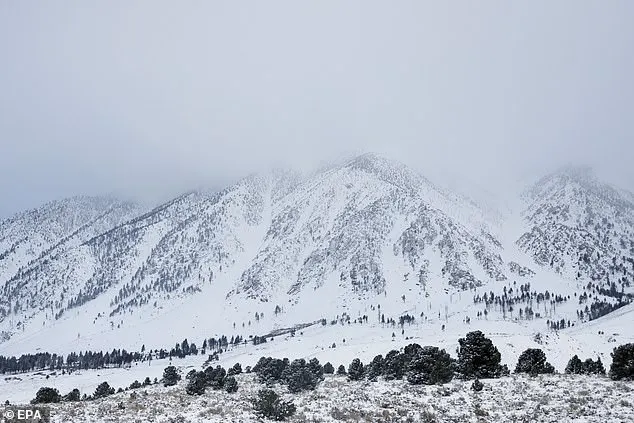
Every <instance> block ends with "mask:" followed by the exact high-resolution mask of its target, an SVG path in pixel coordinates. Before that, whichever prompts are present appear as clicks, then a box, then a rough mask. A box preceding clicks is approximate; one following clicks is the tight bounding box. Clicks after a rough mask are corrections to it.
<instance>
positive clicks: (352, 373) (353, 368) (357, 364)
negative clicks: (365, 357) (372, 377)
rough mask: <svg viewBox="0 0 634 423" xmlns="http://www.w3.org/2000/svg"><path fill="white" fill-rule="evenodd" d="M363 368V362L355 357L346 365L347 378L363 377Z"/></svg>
mask: <svg viewBox="0 0 634 423" xmlns="http://www.w3.org/2000/svg"><path fill="white" fill-rule="evenodd" d="M363 370H364V368H363V363H362V362H361V360H359V359H358V358H355V359H354V360H352V363H350V365H349V366H348V380H361V379H363Z"/></svg>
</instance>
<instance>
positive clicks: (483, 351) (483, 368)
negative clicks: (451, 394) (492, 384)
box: [457, 331, 506, 379]
mask: <svg viewBox="0 0 634 423" xmlns="http://www.w3.org/2000/svg"><path fill="white" fill-rule="evenodd" d="M458 343H459V344H460V347H459V348H458V369H457V370H458V373H459V374H460V376H461V377H462V378H463V379H474V378H478V379H487V378H497V377H500V376H501V375H502V374H504V373H505V372H506V371H505V369H504V367H503V366H501V365H500V361H501V359H502V356H501V355H500V352H499V351H498V349H497V348H496V347H495V345H493V342H491V340H490V339H489V338H487V337H485V336H484V334H483V333H482V332H480V331H474V332H469V333H467V336H466V337H465V338H460V339H459V340H458Z"/></svg>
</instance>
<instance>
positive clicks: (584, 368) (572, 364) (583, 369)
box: [565, 354, 605, 375]
mask: <svg viewBox="0 0 634 423" xmlns="http://www.w3.org/2000/svg"><path fill="white" fill-rule="evenodd" d="M565 372H566V373H567V374H574V375H605V367H603V363H602V362H601V358H597V361H594V360H593V359H591V358H588V359H586V360H585V361H581V359H580V358H579V356H577V355H576V354H575V355H574V356H573V357H572V358H571V359H570V360H569V361H568V364H567V365H566V370H565Z"/></svg>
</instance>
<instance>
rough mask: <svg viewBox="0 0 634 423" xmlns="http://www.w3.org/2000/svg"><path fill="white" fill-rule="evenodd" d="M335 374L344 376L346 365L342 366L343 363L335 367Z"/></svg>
mask: <svg viewBox="0 0 634 423" xmlns="http://www.w3.org/2000/svg"><path fill="white" fill-rule="evenodd" d="M337 374H338V375H339V376H345V375H346V374H347V373H346V366H344V365H343V364H340V365H339V367H337Z"/></svg>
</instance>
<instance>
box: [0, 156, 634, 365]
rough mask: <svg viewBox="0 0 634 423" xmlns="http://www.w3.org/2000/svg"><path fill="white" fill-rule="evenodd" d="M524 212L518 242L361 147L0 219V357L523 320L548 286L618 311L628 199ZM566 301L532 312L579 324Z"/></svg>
mask: <svg viewBox="0 0 634 423" xmlns="http://www.w3.org/2000/svg"><path fill="white" fill-rule="evenodd" d="M524 201H525V203H524V208H523V211H522V213H521V215H520V214H518V215H516V216H515V217H517V218H520V220H521V225H520V226H521V227H522V228H523V229H522V231H520V232H519V233H520V235H519V236H518V237H516V234H515V232H512V233H510V232H509V233H507V232H505V231H504V226H503V225H501V224H500V222H499V221H498V220H499V216H501V215H503V213H494V214H495V219H491V218H490V216H491V212H490V210H488V209H487V208H486V207H479V206H478V205H477V203H475V202H473V201H470V200H468V199H466V198H465V197H463V196H459V195H456V194H453V193H451V192H448V191H446V190H443V189H440V188H438V187H437V186H435V185H434V184H432V183H431V182H429V181H428V180H427V179H425V178H424V177H422V176H421V175H419V174H418V173H416V172H414V171H413V170H411V169H408V168H407V167H405V166H403V165H401V164H399V163H395V162H392V161H389V160H386V159H384V158H381V157H378V156H376V155H372V154H367V155H363V156H360V157H357V158H355V159H353V160H351V161H349V162H346V163H344V164H339V165H336V166H331V167H328V168H325V169H321V170H319V171H318V172H315V173H312V174H308V175H302V174H299V173H295V172H290V171H280V170H277V171H271V172H269V173H265V174H258V175H251V176H249V177H246V178H244V179H243V180H241V181H239V182H237V183H236V184H234V185H232V186H230V187H228V188H226V189H225V190H223V191H221V192H205V191H196V192H190V193H186V194H184V195H182V196H179V197H177V198H175V199H173V200H172V201H170V202H168V203H165V204H162V205H160V206H158V207H156V208H154V209H152V210H141V209H140V208H139V207H138V206H135V205H132V204H127V203H121V202H117V201H114V200H110V199H93V198H75V199H70V200H64V201H59V202H55V203H51V204H49V205H46V206H44V207H42V208H40V209H37V210H35V211H30V212H26V213H23V214H20V215H18V216H16V217H14V218H11V219H9V220H6V221H4V222H1V223H0V283H1V286H2V293H3V295H2V297H1V298H0V335H1V336H0V340H4V341H5V342H4V343H1V341H0V353H3V350H4V351H9V352H12V353H15V354H17V353H19V352H31V351H32V350H34V349H35V348H43V349H47V348H48V349H55V348H56V349H58V350H73V349H75V350H78V349H83V348H87V347H91V348H107V347H108V346H112V345H113V344H116V343H117V342H118V344H119V345H121V346H126V347H129V348H138V346H139V345H140V343H150V342H151V343H153V344H156V346H162V345H170V344H171V343H172V342H173V341H174V340H175V339H176V340H181V339H182V338H184V337H186V336H192V337H194V336H205V335H207V334H209V333H229V332H231V331H233V332H234V333H236V332H240V334H241V335H242V336H245V335H248V334H252V335H257V334H264V333H267V332H268V331H270V330H273V329H276V328H282V327H288V326H292V325H293V324H297V323H302V322H312V321H315V320H318V319H322V318H324V319H328V320H331V319H338V318H342V316H344V315H347V316H353V318H356V317H360V316H362V315H367V314H369V313H370V312H376V313H377V314H378V315H381V314H383V315H384V316H385V317H387V318H388V319H389V318H394V319H398V318H399V317H401V316H404V315H410V314H411V315H412V316H415V317H416V318H419V319H428V318H429V319H432V318H434V319H435V318H436V317H437V318H438V319H440V317H441V314H442V315H443V318H444V319H445V320H447V319H448V316H449V315H451V314H456V313H458V314H459V315H462V316H463V317H462V318H467V317H469V318H474V317H475V316H480V315H481V311H482V310H483V307H484V306H483V305H482V301H484V302H485V303H486V307H487V308H489V307H490V308H491V313H492V314H493V313H500V314H501V315H503V316H504V318H507V312H509V309H508V306H509V305H516V308H518V307H520V308H522V310H528V308H529V304H530V307H531V311H530V316H531V318H532V317H533V311H532V307H533V299H534V298H537V297H538V295H539V294H540V293H543V291H544V290H545V291H547V292H546V294H547V295H546V300H547V301H550V294H551V293H552V294H553V296H554V295H555V294H559V295H560V297H561V301H564V299H563V298H564V297H565V300H566V301H567V300H568V299H569V298H570V297H572V296H573V293H574V294H575V295H576V294H578V295H580V296H581V295H584V294H585V295H587V294H588V293H590V297H591V298H594V301H599V300H601V301H608V302H610V301H611V303H610V304H612V303H615V302H616V301H617V299H618V301H621V300H623V298H624V297H623V296H622V295H621V291H624V292H625V291H627V292H630V290H629V284H630V281H632V274H633V273H634V261H632V257H634V239H633V236H632V233H633V231H634V212H633V210H634V205H633V204H632V196H631V194H627V193H621V192H619V191H617V190H616V189H613V188H610V187H608V186H605V185H602V184H600V183H599V182H598V181H596V180H595V179H593V177H591V176H589V175H587V173H583V172H582V173H580V172H579V171H573V170H565V171H562V172H558V173H556V174H553V175H550V176H548V177H546V178H544V179H543V180H541V181H539V182H538V183H537V184H535V185H534V186H533V187H531V188H530V189H529V190H528V191H527V192H526V193H525V195H524ZM591 281H594V285H593V286H586V284H587V283H589V282H591ZM612 283H614V284H615V285H614V286H615V287H616V288H614V289H612V288H611V286H612ZM530 284H532V288H530V289H529V288H528V287H527V288H524V287H526V286H528V285H530ZM520 286H522V289H521V293H522V296H521V300H520V296H519V293H520V289H519V287H520ZM606 287H607V288H606ZM600 288H602V289H603V288H605V289H604V291H599V289H600ZM507 289H509V291H507ZM513 289H514V291H513ZM615 289H616V290H617V291H618V292H616V291H615ZM548 290H550V292H548ZM525 291H527V292H528V294H527V296H525ZM577 291H578V292H577ZM507 292H510V293H512V292H515V294H507ZM482 294H490V297H487V298H489V300H490V302H489V300H482V298H483V297H482V296H481V295H482ZM498 298H499V301H500V303H499V304H498ZM536 301H537V304H538V305H539V303H540V300H538V299H537V300H536ZM552 301H553V302H554V301H555V300H554V299H553V300H552ZM558 301H559V298H558ZM561 301H559V302H561ZM576 301H577V300H576V299H575V300H574V301H570V305H569V306H568V307H567V308H566V307H564V308H559V309H557V310H555V307H554V306H553V307H549V309H548V310H546V307H545V310H544V312H542V315H543V317H545V316H549V317H551V318H556V319H557V321H559V319H560V318H561V319H567V320H569V319H573V320H574V319H577V318H578V319H579V320H580V321H583V320H584V317H579V315H578V313H577V314H576V315H575V311H576V310H577V308H578V307H577V304H576ZM573 303H574V304H573ZM588 304H593V301H589V302H588ZM377 306H378V310H377ZM526 313H528V311H527V312H526ZM174 316H178V317H174ZM253 316H256V317H255V319H254V318H253ZM519 316H520V317H522V316H523V314H522V313H521V314H520V315H519ZM538 316H539V313H538ZM510 317H511V318H513V308H512V307H511V309H510ZM515 317H517V316H515ZM252 320H253V322H252ZM247 323H248V324H247ZM236 324H237V325H238V326H236ZM240 326H242V329H241V328H240ZM544 326H545V325H544ZM137 344H138V345H137ZM36 346H37V347H36Z"/></svg>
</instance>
